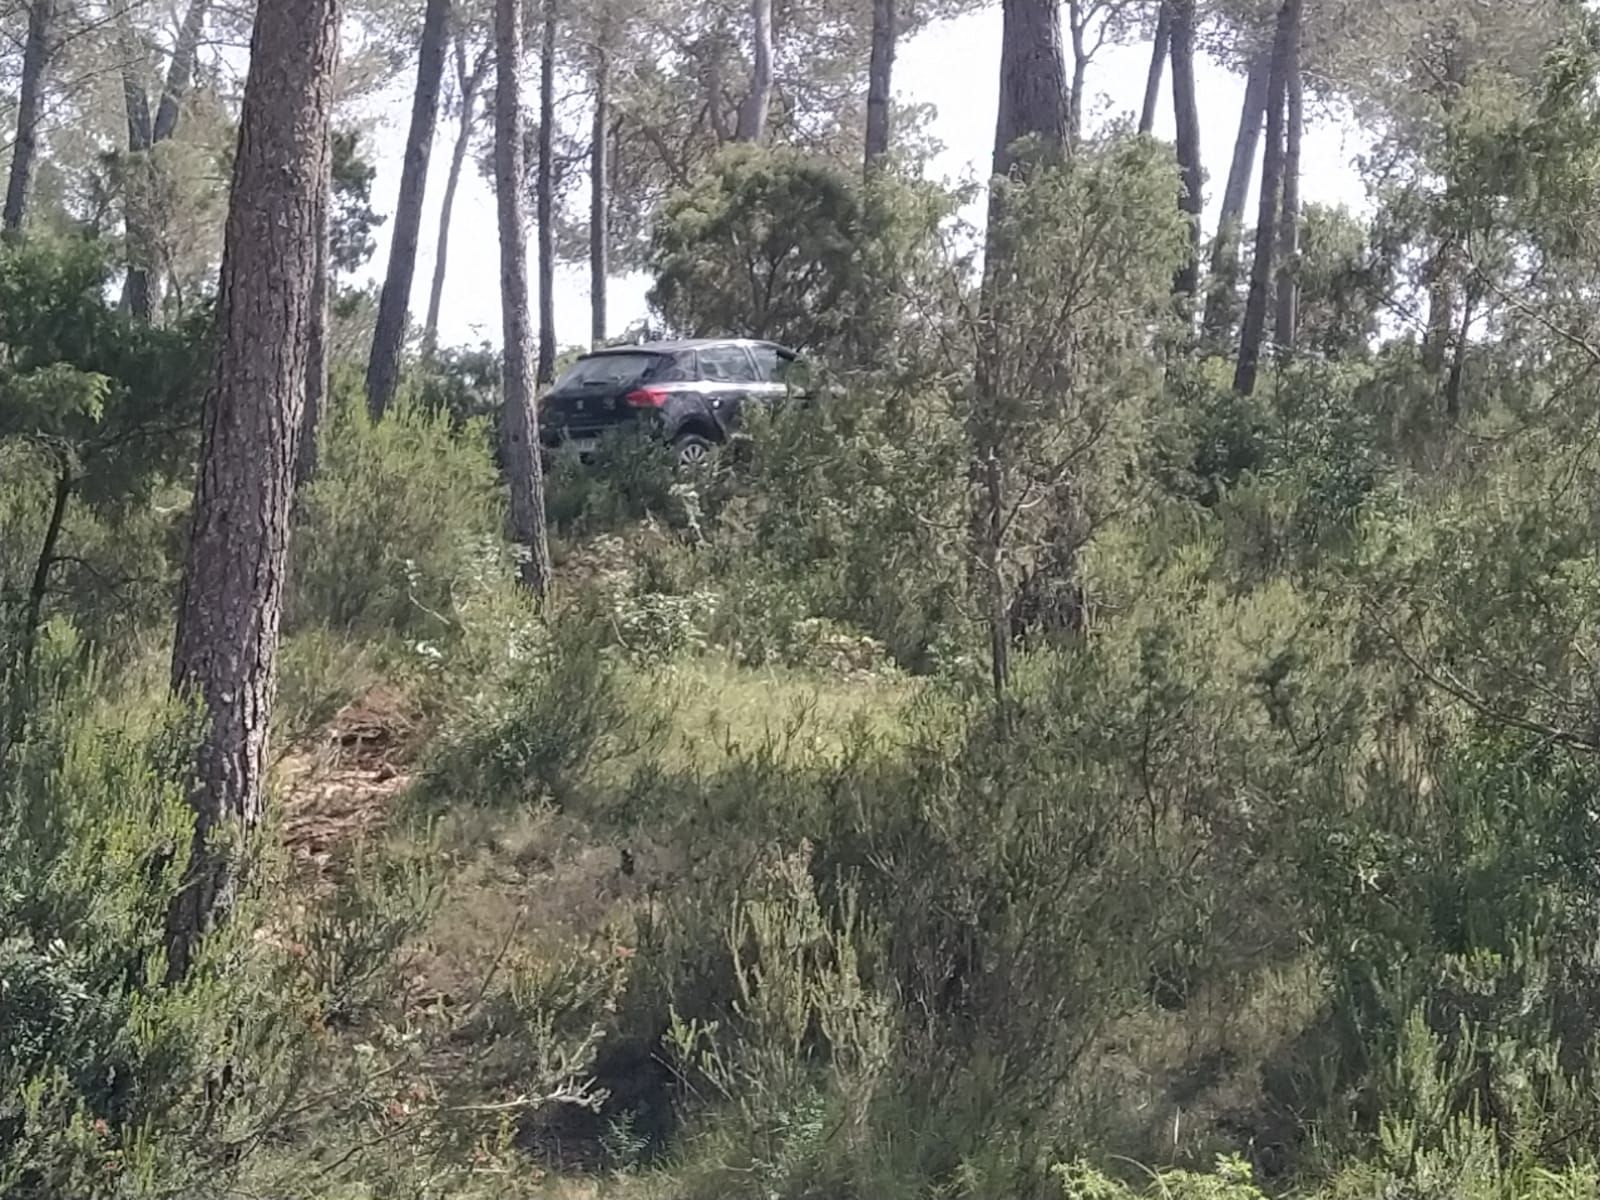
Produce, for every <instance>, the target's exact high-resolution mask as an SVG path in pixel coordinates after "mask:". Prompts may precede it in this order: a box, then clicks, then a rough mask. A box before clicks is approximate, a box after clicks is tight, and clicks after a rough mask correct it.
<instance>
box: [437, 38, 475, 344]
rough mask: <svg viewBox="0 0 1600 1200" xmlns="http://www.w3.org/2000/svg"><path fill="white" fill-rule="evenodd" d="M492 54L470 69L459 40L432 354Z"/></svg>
mask: <svg viewBox="0 0 1600 1200" xmlns="http://www.w3.org/2000/svg"><path fill="white" fill-rule="evenodd" d="M488 63H489V56H488V53H487V52H485V53H484V55H483V56H482V57H481V58H479V59H478V61H477V62H476V63H475V64H474V65H473V67H472V70H471V71H470V72H469V71H468V70H467V52H466V47H465V45H464V44H463V43H462V42H461V41H460V40H459V39H458V40H457V41H456V81H457V83H458V84H459V85H460V87H461V115H460V120H459V123H458V125H457V126H456V144H455V149H454V150H453V151H452V153H451V155H450V174H449V176H448V177H447V178H446V179H445V184H444V204H443V206H442V207H441V208H440V209H439V245H438V249H437V251H436V252H435V253H434V256H433V286H432V288H431V289H430V290H429V292H428V320H427V323H426V324H425V325H424V326H423V330H422V345H423V349H424V351H425V352H426V353H427V354H430V355H431V354H432V353H433V352H434V351H435V350H436V349H438V345H439V312H440V310H441V309H442V308H443V306H444V280H445V271H446V270H447V269H448V266H449V262H450V226H451V223H452V222H453V221H454V219H455V211H456V189H457V188H459V187H460V186H461V169H462V168H463V167H464V166H465V165H466V162H467V151H468V150H470V149H471V148H472V129H473V126H474V125H475V124H476V123H477V107H478V89H479V88H480V87H482V86H483V74H484V72H485V71H486V70H487V69H488Z"/></svg>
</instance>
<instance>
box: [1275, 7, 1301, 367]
mask: <svg viewBox="0 0 1600 1200" xmlns="http://www.w3.org/2000/svg"><path fill="white" fill-rule="evenodd" d="M1301 3H1302V0H1294V5H1293V7H1294V31H1293V33H1292V35H1291V38H1292V40H1291V42H1290V45H1289V61H1288V63H1287V65H1286V66H1285V68H1284V128H1283V202H1282V205H1281V207H1280V210H1279V217H1278V296H1277V301H1278V305H1277V307H1278V311H1277V315H1276V317H1275V318H1274V320H1273V342H1274V343H1275V344H1276V345H1277V347H1278V348H1279V349H1280V350H1293V349H1294V346H1295V338H1296V336H1297V334H1298V332H1299V325H1300V284H1299V281H1298V273H1299V261H1300V142H1301V140H1302V137H1303V136H1304V132H1305V87H1304V81H1303V80H1302V79H1301V77H1300V39H1301V29H1300V19H1301V18H1300V13H1301Z"/></svg>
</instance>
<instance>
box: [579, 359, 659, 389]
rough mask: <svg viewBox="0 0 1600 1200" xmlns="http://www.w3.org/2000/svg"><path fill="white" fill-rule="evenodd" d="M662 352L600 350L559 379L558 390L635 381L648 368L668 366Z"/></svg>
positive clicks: (619, 384) (619, 385)
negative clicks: (660, 353) (643, 352)
mask: <svg viewBox="0 0 1600 1200" xmlns="http://www.w3.org/2000/svg"><path fill="white" fill-rule="evenodd" d="M665 365H666V364H665V362H664V361H663V356H662V355H659V354H596V355H595V356H594V357H592V358H580V359H579V360H578V361H577V362H575V363H573V364H572V366H571V367H570V368H568V370H567V373H566V374H565V375H563V376H562V377H561V378H560V379H558V380H556V390H557V391H566V390H567V389H569V388H580V387H621V386H622V385H623V384H625V383H632V382H633V381H634V380H636V379H638V378H640V377H641V376H642V375H644V374H645V372H647V371H650V370H653V369H654V368H656V367H658V366H665Z"/></svg>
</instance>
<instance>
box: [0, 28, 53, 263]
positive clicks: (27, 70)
mask: <svg viewBox="0 0 1600 1200" xmlns="http://www.w3.org/2000/svg"><path fill="white" fill-rule="evenodd" d="M55 18H56V0H33V6H32V7H31V8H29V9H28V40H27V42H26V43H25V44H24V45H23V49H22V90H21V91H20V92H19V93H18V95H17V136H16V141H15V142H14V143H13V144H12V147H11V173H10V176H9V177H8V178H7V180H6V204H5V213H4V217H3V220H0V230H3V231H4V232H6V233H17V232H19V231H20V230H21V229H22V222H23V220H24V218H25V217H26V216H27V212H28V190H29V188H31V187H32V185H33V164H34V160H35V159H36V158H37V157H38V153H39V113H40V110H41V109H42V108H43V106H44V104H43V102H44V77H45V72H46V71H47V70H48V69H49V66H50V54H51V51H52V50H53V48H54V47H53V46H52V45H51V40H52V39H53V38H54V37H55Z"/></svg>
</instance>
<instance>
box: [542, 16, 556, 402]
mask: <svg viewBox="0 0 1600 1200" xmlns="http://www.w3.org/2000/svg"><path fill="white" fill-rule="evenodd" d="M556 2H557V0H544V30H543V37H542V39H541V41H540V44H539V174H538V181H537V187H538V206H539V213H538V221H539V373H538V376H537V380H538V383H539V384H540V386H544V385H545V384H549V383H551V382H553V381H554V380H555V375H556V191H555V157H556V150H555V126H556V15H557V14H556Z"/></svg>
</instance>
